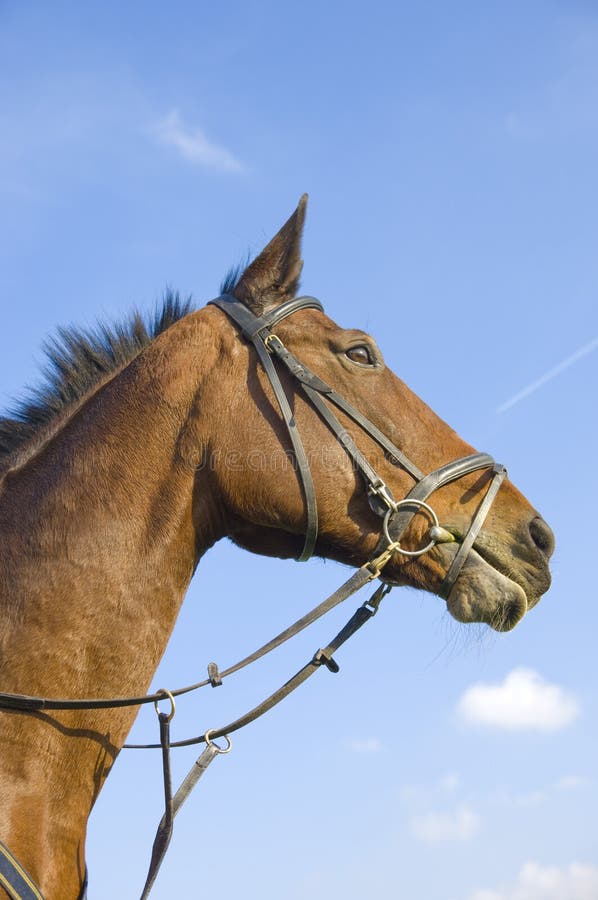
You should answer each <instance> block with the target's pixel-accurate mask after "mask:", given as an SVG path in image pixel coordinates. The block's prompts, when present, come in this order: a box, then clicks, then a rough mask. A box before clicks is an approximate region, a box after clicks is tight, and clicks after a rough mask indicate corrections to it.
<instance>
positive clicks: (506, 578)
mask: <svg viewBox="0 0 598 900" xmlns="http://www.w3.org/2000/svg"><path fill="white" fill-rule="evenodd" d="M449 547H450V545H449ZM443 551H444V552H445V553H447V554H448V553H451V555H452V552H456V551H452V550H449V548H448V547H443ZM525 568H529V570H530V571H529V572H527V571H525ZM525 568H523V567H522V566H521V564H519V565H517V564H514V561H513V559H512V557H509V560H508V562H506V561H505V560H504V559H503V557H502V554H499V553H497V552H496V550H494V549H492V548H490V547H486V546H482V545H481V542H480V544H478V543H476V545H475V547H474V548H473V549H472V550H471V551H470V554H469V556H468V558H467V562H466V563H465V565H464V567H463V570H462V572H461V574H460V576H459V578H458V579H457V581H456V582H455V584H454V586H453V588H452V590H451V592H450V594H449V596H448V598H447V601H446V603H447V608H448V610H449V612H450V614H451V615H452V616H453V618H455V619H457V621H459V622H468V623H469V622H483V623H485V624H487V625H489V626H490V627H491V628H493V629H494V630H495V631H510V630H511V629H512V628H514V627H515V625H517V624H518V622H520V621H521V619H522V618H523V617H524V615H525V614H526V612H527V611H528V609H531V607H532V606H535V604H536V603H537V602H538V600H539V598H540V596H541V594H543V593H544V592H545V591H546V590H547V589H548V586H549V584H550V575H549V573H548V567H547V565H545V564H542V565H539V566H538V565H533V566H532V565H531V563H530V564H529V565H528V566H527V567H525ZM519 569H521V571H519ZM540 585H541V588H540V590H538V587H539V586H540Z"/></svg>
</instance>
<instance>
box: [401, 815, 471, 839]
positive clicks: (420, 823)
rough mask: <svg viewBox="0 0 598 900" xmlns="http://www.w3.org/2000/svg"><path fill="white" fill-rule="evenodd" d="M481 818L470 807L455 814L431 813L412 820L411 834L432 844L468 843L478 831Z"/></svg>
mask: <svg viewBox="0 0 598 900" xmlns="http://www.w3.org/2000/svg"><path fill="white" fill-rule="evenodd" d="M479 827H480V817H479V816H478V815H477V813H475V812H474V811H473V810H472V809H470V808H469V807H468V806H459V807H458V808H457V809H456V810H454V812H450V813H447V812H429V813H424V814H423V815H420V816H414V817H413V818H412V819H411V832H412V834H414V835H415V837H416V838H419V839H420V840H421V841H426V842H427V843H430V844H435V843H440V842H443V841H468V840H470V839H471V838H472V837H473V836H474V835H475V834H476V833H477V831H478V829H479Z"/></svg>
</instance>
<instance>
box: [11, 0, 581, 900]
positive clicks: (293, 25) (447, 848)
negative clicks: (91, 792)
mask: <svg viewBox="0 0 598 900" xmlns="http://www.w3.org/2000/svg"><path fill="white" fill-rule="evenodd" d="M597 101H598V13H597V12H596V7H595V5H594V4H593V3H591V2H582V0H579V2H556V0H554V2H551V0H542V2H540V0H538V2H534V0H529V2H526V3H525V4H521V3H515V2H511V0H506V2H503V3H500V4H490V3H488V4H480V3H473V2H457V3H453V4H441V3H439V2H421V3H418V4H407V3H403V2H398V3H388V2H371V3H368V4H365V5H364V4H362V3H359V4H358V3H353V2H347V3H343V4H340V3H336V2H331V3H328V4H325V3H321V2H319V3H316V2H313V0H304V2H303V3H301V4H292V5H291V4H285V3H280V2H277V3H274V2H246V3H241V2H238V0H234V2H230V3H227V4H226V5H222V4H213V3H212V4H207V3H202V2H195V3H191V2H188V3H185V2H174V3H172V4H168V5H166V4H158V3H154V2H147V3H143V4H142V3H129V4H126V6H124V5H123V4H116V3H111V2H106V3H102V4H99V3H87V4H80V3H79V4H76V3H72V2H57V3H53V4H51V5H50V4H42V3H35V2H23V3H14V2H12V3H11V2H6V0H0V303H1V304H2V321H3V327H2V329H1V331H0V343H1V350H0V375H1V378H0V404H1V405H2V407H3V408H7V407H8V406H9V405H10V402H11V399H12V398H13V397H16V396H18V395H19V393H20V392H21V391H22V388H23V386H24V385H25V384H27V383H31V382H32V381H35V379H36V377H37V375H36V373H37V371H38V368H39V362H40V360H41V354H40V349H39V348H40V345H41V344H42V342H43V340H44V338H45V337H46V336H47V335H48V334H50V333H51V332H52V331H53V330H54V329H55V327H56V326H57V325H59V324H68V323H71V322H76V323H80V324H83V325H85V324H92V323H94V322H95V321H96V320H97V319H98V318H102V317H104V318H112V317H118V316H120V315H122V314H125V313H126V312H127V311H128V310H129V309H131V308H132V307H133V306H138V307H140V308H141V309H145V310H150V309H152V308H153V305H154V303H155V301H156V299H157V298H158V297H159V296H160V295H161V293H162V291H163V289H164V288H165V286H167V285H171V286H173V287H176V288H178V289H179V290H180V291H181V292H183V293H192V294H193V296H194V298H195V299H196V301H197V302H198V303H199V304H201V303H203V302H204V301H206V300H208V299H209V298H210V297H212V296H214V295H215V294H216V292H217V290H218V285H219V282H220V280H221V278H222V276H223V275H224V274H225V272H226V270H227V269H228V268H229V267H230V266H231V265H232V264H233V263H235V262H237V261H238V260H239V259H241V258H243V257H244V256H245V255H246V254H247V253H255V252H257V251H259V249H261V247H262V246H263V245H264V244H265V243H266V242H267V240H268V239H269V238H270V237H271V236H272V234H273V233H274V232H275V231H276V230H277V229H278V227H279V226H280V224H282V222H283V221H284V220H285V219H286V217H287V216H288V215H289V214H290V212H291V211H292V209H293V208H294V206H295V204H296V202H297V200H298V198H299V196H300V195H301V194H302V193H303V192H304V191H308V192H309V193H310V207H309V212H308V221H307V229H306V234H305V241H304V257H305V268H304V279H303V288H304V290H305V291H306V292H308V293H313V294H316V295H317V296H319V297H320V298H321V299H322V300H323V302H324V303H325V305H326V309H327V311H329V313H330V314H331V315H332V316H333V317H334V318H335V319H337V320H338V321H339V322H340V323H342V324H344V325H346V326H356V327H364V328H366V329H368V330H370V331H371V332H372V333H373V334H374V336H376V338H377V339H378V341H379V343H380V345H381V347H382V349H383V351H384V353H385V357H386V360H387V362H388V364H389V365H391V366H392V368H393V369H394V370H395V371H396V372H397V373H398V374H399V375H401V377H403V378H404V379H405V380H406V381H407V382H408V383H409V384H410V385H411V387H413V388H414V389H415V390H416V391H417V392H418V393H419V394H421V395H422V396H423V397H424V399H426V401H427V402H428V403H430V405H431V406H432V407H433V408H434V409H436V410H437V411H438V412H439V413H440V414H441V415H442V416H443V417H444V418H445V419H446V420H447V421H448V422H449V423H450V424H451V425H453V426H454V427H455V428H456V429H457V430H458V431H459V432H460V433H461V434H462V435H463V436H464V437H466V438H467V439H468V440H470V441H471V442H472V443H473V444H475V445H476V446H477V447H478V448H479V449H483V450H487V451H489V452H491V453H492V454H493V455H495V456H496V457H497V458H498V459H499V460H500V461H502V462H504V463H505V464H507V466H508V467H509V471H510V474H511V477H512V478H513V480H514V481H515V482H516V483H517V484H518V486H519V487H520V488H521V489H522V490H523V491H524V493H525V494H526V495H527V496H528V497H529V498H530V499H531V500H532V502H533V503H534V504H535V505H536V506H537V507H538V508H539V509H540V510H541V511H542V513H543V514H544V515H545V517H546V519H547V520H548V522H549V523H550V524H551V525H552V526H553V528H554V530H555V532H556V535H557V552H556V555H555V558H554V566H553V571H554V585H553V587H552V589H551V591H550V593H549V594H548V595H547V597H546V598H545V599H544V600H543V601H542V603H541V604H540V605H539V606H538V607H537V608H536V609H535V610H534V611H533V612H532V613H531V614H530V615H529V616H528V617H527V618H526V619H525V620H524V621H523V622H522V623H521V625H520V626H519V627H518V628H517V629H516V630H515V631H514V632H512V633H509V634H506V635H500V636H496V635H493V634H490V633H488V632H486V631H485V630H483V629H482V628H481V627H480V628H478V627H477V626H474V627H473V628H471V627H470V628H467V627H464V626H459V625H457V624H456V623H454V622H453V621H452V620H450V618H449V617H448V615H447V613H446V611H445V608H444V603H443V602H441V601H440V600H438V599H436V598H433V597H430V596H428V595H424V594H419V593H417V592H414V591H409V590H402V591H394V592H393V593H392V594H391V595H390V597H389V598H388V599H387V600H386V601H385V604H384V608H383V609H382V611H381V613H380V615H379V617H378V618H377V619H376V620H375V621H374V622H373V623H372V624H371V625H370V626H369V628H368V629H366V630H365V632H364V633H363V634H360V635H359V637H358V638H356V639H355V640H354V642H352V644H351V645H348V646H347V647H346V648H344V649H343V650H342V652H341V653H340V654H339V661H340V663H341V673H340V675H339V676H337V677H335V678H333V677H331V676H330V675H328V673H327V672H322V673H321V674H318V676H317V677H315V678H314V679H313V680H312V682H310V684H309V685H307V686H306V687H305V688H304V689H303V691H302V692H301V693H299V694H297V695H295V696H294V697H293V698H292V699H291V700H289V701H288V703H287V705H286V706H285V707H281V708H279V709H277V710H276V711H274V712H272V713H271V714H270V715H269V716H268V717H266V718H265V719H263V720H261V721H260V722H259V723H258V724H256V725H255V726H253V727H252V728H250V729H248V730H246V731H245V732H243V733H242V734H240V735H239V736H238V737H237V738H236V739H235V741H234V747H233V751H232V753H231V754H229V755H228V756H227V757H224V758H222V759H219V760H218V761H217V762H215V763H214V765H213V767H212V768H211V769H210V771H209V773H208V774H207V775H206V777H205V779H204V781H203V782H202V785H201V786H200V788H199V789H198V792H197V795H195V796H193V798H192V799H191V800H190V801H189V803H188V806H187V807H185V809H184V811H183V812H182V813H181V815H180V817H179V819H177V827H176V831H175V836H174V839H173V842H172V845H171V849H170V851H169V857H168V858H167V861H166V863H165V865H164V868H163V872H162V873H161V875H160V878H159V882H158V883H157V885H156V888H155V893H154V896H155V898H156V900H160V898H164V900H166V898H171V897H173V896H178V895H186V896H196V895H197V896H199V895H200V893H201V895H202V896H203V895H210V896H219V897H223V898H235V897H239V896H244V897H249V898H257V897H259V898H260V900H270V898H272V900H274V898H276V900H280V898H285V900H303V898H305V897H307V896H311V895H313V893H314V892H315V891H317V892H318V893H320V894H322V895H324V894H327V893H334V896H336V897H340V898H342V900H357V898H362V897H363V896H364V895H367V896H385V897H393V898H394V897H397V898H399V897H400V898H405V900H407V898H408V900H596V898H598V845H597V838H596V833H597V829H596V814H595V809H596V806H597V802H598V796H597V795H598V791H597V785H598V772H597V770H596V758H597V756H598V753H597V749H598V748H597V739H598V729H597V726H596V720H597V712H598V710H597V706H596V703H597V701H596V698H597V687H598V676H597V673H596V665H595V658H596V650H595V634H596V626H597V624H598V611H597V610H598V606H597V604H596V588H595V583H594V578H593V577H592V575H591V571H592V568H591V565H590V563H591V562H592V560H593V559H594V557H595V537H596V536H595V527H594V525H593V519H594V510H595V509H596V504H597V500H598V498H597V496H596V494H597V491H596V477H595V462H594V460H595V454H596V449H597V447H596V430H597V425H596V414H595V395H596V365H597V358H598V354H597V353H596V350H597V349H598V348H597V338H598V314H597V312H596V307H597V304H596V298H597V292H598V255H597V253H596V246H597V239H598V223H597V218H596V210H597V208H598V175H597V172H598V169H597V166H596V159H597V154H598V102H597ZM223 573H226V577H225V578H223ZM344 577H345V573H344V571H343V570H342V569H341V568H340V567H338V566H336V565H334V564H327V565H325V564H324V563H322V562H319V561H312V562H310V563H308V564H304V565H302V566H300V565H298V564H296V563H291V562H278V561H271V560H262V559H260V558H258V557H252V556H249V555H248V554H244V553H242V552H241V551H239V550H236V549H234V548H233V547H232V546H230V545H229V544H228V543H225V542H223V543H222V544H220V545H218V546H217V547H216V548H215V549H214V550H213V551H211V552H210V553H209V554H208V555H207V556H206V558H205V559H204V560H203V561H202V563H201V565H200V568H199V570H198V573H197V575H196V578H195V580H194V582H193V584H192V586H191V589H190V591H189V594H188V597H187V600H186V603H185V606H184V610H183V613H182V615H181V617H180V620H179V623H178V626H177V628H176V631H175V634H174V636H173V638H172V640H171V643H170V645H169V648H168V651H167V653H166V656H165V658H164V661H163V664H162V665H161V667H160V670H159V673H158V675H157V677H156V686H162V685H167V686H175V685H178V684H180V683H187V682H189V681H193V680H195V679H196V678H198V677H201V676H202V673H203V672H204V670H205V666H206V664H207V662H208V661H209V660H211V659H216V660H218V662H219V663H220V664H221V665H222V666H224V665H226V664H227V663H229V662H231V661H233V660H235V659H237V658H238V657H239V656H242V655H244V654H245V653H246V652H247V651H249V650H251V649H253V648H254V646H257V645H259V644H260V643H262V642H263V641H264V640H265V639H267V638H269V637H270V636H271V635H272V634H273V633H276V632H277V631H278V630H280V628H282V627H284V626H286V624H288V622H289V621H291V620H292V619H293V618H294V617H296V616H298V615H300V614H301V613H302V612H303V611H304V610H305V609H306V608H308V607H310V606H311V605H313V604H314V603H315V602H316V601H317V600H318V599H319V598H321V597H324V596H325V595H326V594H327V593H329V592H330V591H331V590H332V589H333V588H334V587H335V586H336V585H337V584H338V583H339V582H340V581H341V580H342V579H343V578H344ZM264 583H265V584H267V585H270V586H272V588H273V589H272V590H267V591H264V590H263V584H264ZM280 585H284V591H280V590H278V589H277V587H276V586H280ZM346 616H347V613H346V612H345V611H341V612H340V613H339V614H338V615H336V614H335V615H334V616H333V617H332V619H331V620H330V621H327V622H325V623H322V624H320V625H318V626H316V627H315V628H314V629H313V631H312V632H310V633H309V634H308V635H304V636H302V637H301V638H299V639H298V640H297V641H296V643H295V645H294V646H291V647H288V648H287V649H285V650H283V651H280V652H279V653H278V654H276V656H275V658H273V659H272V660H268V661H267V662H264V663H263V664H262V665H260V666H259V667H257V668H256V670H255V671H252V672H246V673H244V674H243V675H239V676H238V677H236V678H234V679H231V681H230V682H229V684H228V685H227V686H226V687H223V688H221V689H220V690H218V691H210V692H209V693H207V694H206V692H204V696H201V697H197V698H193V699H191V698H189V699H188V700H185V701H183V702H181V703H180V704H179V711H178V712H177V716H176V719H175V722H174V723H173V728H174V732H175V736H177V737H179V736H187V735H188V734H190V733H197V732H198V731H201V730H203V729H204V728H206V727H210V726H212V725H217V724H219V723H221V722H223V721H228V720H230V718H231V717H234V716H236V715H237V714H238V713H239V712H241V711H244V710H245V709H246V708H247V707H248V706H250V705H253V704H254V702H256V701H257V700H258V699H261V697H262V696H264V695H265V694H266V693H268V692H269V691H270V690H271V689H272V688H273V687H274V686H277V685H278V684H279V683H280V682H281V681H283V680H285V679H286V678H287V677H288V675H290V674H291V673H293V672H294V671H295V670H296V669H297V668H298V667H299V666H300V665H301V664H302V663H303V662H304V661H305V659H307V658H308V657H309V656H310V655H311V653H312V652H313V650H314V649H315V648H316V647H317V646H320V645H321V643H322V640H324V641H327V639H328V638H329V637H330V636H331V635H332V634H334V633H335V630H336V629H337V627H338V626H339V625H340V623H341V622H342V621H343V620H344V618H345V617H346ZM154 732H155V720H154V718H153V714H152V713H151V712H149V711H146V712H142V713H141V715H140V717H139V719H138V722H137V724H136V726H135V729H134V736H135V737H136V738H138V739H139V740H143V739H145V738H147V739H152V738H153V735H154ZM193 758H194V756H193V751H190V752H187V751H184V752H182V753H181V755H180V756H177V758H176V761H175V774H176V775H178V776H179V777H180V776H182V774H183V773H184V772H185V771H186V769H187V768H188V767H189V766H190V765H191V762H192V760H193ZM159 766H160V764H159V760H158V758H157V757H156V756H153V755H150V754H147V753H144V754H140V755H133V754H132V753H124V754H122V755H121V758H120V759H119V761H118V764H117V766H116V767H115V771H114V772H113V774H112V775H111V777H110V779H109V781H108V784H107V786H106V788H105V789H104V792H103V793H102V795H101V797H100V800H99V801H98V804H97V807H96V809H95V811H94V814H93V816H92V819H91V822H90V830H89V841H88V862H89V867H90V876H91V884H90V900H100V898H106V897H117V898H121V897H122V898H123V900H124V898H126V897H134V896H136V895H138V893H139V890H140V887H141V885H142V883H143V880H144V877H145V868H146V864H147V861H148V858H149V850H150V846H151V841H152V838H153V832H154V829H155V825H156V823H157V821H158V820H159V818H160V815H161V811H160V802H161V786H160V782H159V778H160V775H159Z"/></svg>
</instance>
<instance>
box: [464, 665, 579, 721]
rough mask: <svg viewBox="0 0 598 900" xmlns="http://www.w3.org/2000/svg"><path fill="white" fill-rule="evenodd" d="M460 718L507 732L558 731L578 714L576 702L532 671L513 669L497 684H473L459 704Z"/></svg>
mask: <svg viewBox="0 0 598 900" xmlns="http://www.w3.org/2000/svg"><path fill="white" fill-rule="evenodd" d="M457 710H458V713H459V715H460V716H461V718H462V719H463V720H464V721H466V722H469V723H472V724H481V725H490V726H493V727H495V728H503V729H505V730H508V731H515V730H524V729H529V730H536V731H558V730H559V729H560V728H564V727H565V726H566V725H569V724H570V723H571V722H573V721H574V720H575V719H576V718H577V716H578V715H579V712H580V707H579V703H578V701H577V699H576V698H575V697H574V696H573V695H571V694H569V693H567V692H566V691H565V690H563V688H561V687H559V685H557V684H549V683H548V682H546V681H544V679H543V678H542V677H541V676H540V675H538V673H537V672H534V671H533V670H532V669H523V668H520V669H513V671H512V672H510V673H509V674H508V675H507V676H506V678H505V679H504V681H503V682H501V683H500V684H484V683H479V684H474V685H472V687H470V688H468V690H466V691H465V693H464V694H463V696H462V697H461V699H460V700H459V703H458V706H457Z"/></svg>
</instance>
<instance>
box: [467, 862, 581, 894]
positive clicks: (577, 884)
mask: <svg viewBox="0 0 598 900" xmlns="http://www.w3.org/2000/svg"><path fill="white" fill-rule="evenodd" d="M597 897H598V866H594V865H590V864H583V863H577V862H574V863H570V864H569V865H568V866H562V867H558V866H542V865H540V864H539V863H537V862H527V863H525V865H524V866H522V868H521V870H520V872H519V874H518V876H517V880H516V882H515V884H513V885H512V886H510V887H507V888H501V889H499V890H487V889H483V890H479V891H475V892H474V893H473V894H471V895H470V898H469V900H596V898H597Z"/></svg>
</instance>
